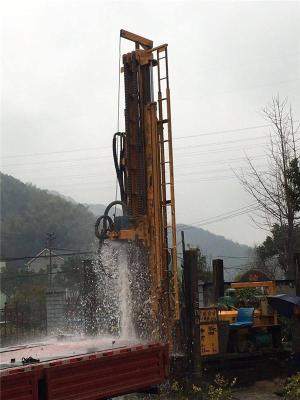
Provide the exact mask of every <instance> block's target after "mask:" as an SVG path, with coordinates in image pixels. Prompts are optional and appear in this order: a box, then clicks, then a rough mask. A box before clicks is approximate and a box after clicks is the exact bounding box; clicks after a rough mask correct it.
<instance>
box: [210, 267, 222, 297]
mask: <svg viewBox="0 0 300 400" xmlns="http://www.w3.org/2000/svg"><path fill="white" fill-rule="evenodd" d="M212 264H213V287H214V302H215V304H216V303H218V301H219V298H220V297H223V296H224V266H223V260H221V259H215V260H213V262H212Z"/></svg>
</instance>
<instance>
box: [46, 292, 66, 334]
mask: <svg viewBox="0 0 300 400" xmlns="http://www.w3.org/2000/svg"><path fill="white" fill-rule="evenodd" d="M65 308H66V292H65V290H62V289H52V290H48V292H47V293H46V309H47V335H56V334H59V333H62V332H63V331H64V329H65V326H66V315H65V314H66V313H65Z"/></svg>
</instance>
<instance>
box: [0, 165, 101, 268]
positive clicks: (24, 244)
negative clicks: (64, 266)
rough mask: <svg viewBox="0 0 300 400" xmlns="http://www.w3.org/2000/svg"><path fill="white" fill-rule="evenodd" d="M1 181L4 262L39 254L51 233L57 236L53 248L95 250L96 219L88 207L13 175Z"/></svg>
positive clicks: (22, 262) (21, 262)
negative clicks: (5, 259)
mask: <svg viewBox="0 0 300 400" xmlns="http://www.w3.org/2000/svg"><path fill="white" fill-rule="evenodd" d="M0 179H1V257H2V259H3V258H6V257H25V256H31V255H35V254H37V253H38V252H39V251H41V250H42V249H43V248H44V247H45V242H46V233H47V232H53V233H54V234H55V237H56V239H55V241H54V243H53V247H56V248H59V249H74V250H83V251H84V250H88V249H91V248H92V246H93V244H94V242H95V237H94V223H95V217H94V215H93V214H92V213H91V212H90V211H89V210H88V209H87V207H85V206H83V205H81V204H74V203H72V202H70V201H67V200H65V199H63V198H62V197H60V196H58V195H55V194H51V193H50V192H48V191H46V190H41V189H38V188H36V187H35V186H33V185H30V184H24V183H22V182H21V181H19V180H17V179H15V178H13V177H12V176H8V175H4V174H2V173H1V174H0ZM17 264H19V265H20V264H24V261H20V262H18V263H17Z"/></svg>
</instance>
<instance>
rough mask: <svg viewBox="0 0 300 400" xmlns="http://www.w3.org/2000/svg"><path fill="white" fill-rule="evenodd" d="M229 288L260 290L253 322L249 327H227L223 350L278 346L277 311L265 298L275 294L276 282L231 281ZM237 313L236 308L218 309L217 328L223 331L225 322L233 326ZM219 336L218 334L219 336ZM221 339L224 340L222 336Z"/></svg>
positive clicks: (279, 336) (246, 349)
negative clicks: (227, 340)
mask: <svg viewBox="0 0 300 400" xmlns="http://www.w3.org/2000/svg"><path fill="white" fill-rule="evenodd" d="M230 288H231V289H235V290H239V289H248V288H255V289H258V290H261V295H259V296H258V307H257V308H255V310H254V315H253V316H254V318H253V324H252V325H251V326H249V327H240V328H237V329H234V330H231V329H229V346H225V347H226V349H225V348H224V346H223V352H227V350H228V348H229V351H231V352H232V351H233V352H235V351H238V352H249V351H250V352H251V351H253V350H255V349H259V348H264V347H268V348H279V347H280V345H281V335H280V326H279V324H278V320H277V312H276V311H274V310H273V309H272V308H271V307H270V306H269V305H268V300H267V296H269V295H274V294H276V283H275V282H273V281H265V282H235V283H231V285H230ZM237 315H238V310H237V309H235V310H229V311H224V310H221V311H219V313H218V327H219V329H223V331H224V326H226V324H227V326H229V328H230V324H233V326H234V324H235V322H236V320H237ZM224 324H225V325H224ZM221 327H223V328H221ZM221 336H222V335H221V334H219V337H221ZM225 336H226V335H225ZM222 339H223V340H225V339H224V337H223V338H222ZM222 339H221V340H222ZM227 339H228V336H227Z"/></svg>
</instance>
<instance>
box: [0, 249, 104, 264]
mask: <svg viewBox="0 0 300 400" xmlns="http://www.w3.org/2000/svg"><path fill="white" fill-rule="evenodd" d="M86 254H96V253H95V252H94V251H79V252H73V253H63V254H52V255H51V256H52V258H54V257H65V256H75V255H86ZM49 257H50V256H49V255H48V256H42V255H41V256H36V255H35V256H24V257H6V258H5V257H4V258H1V261H3V262H10V261H21V260H31V259H37V258H49Z"/></svg>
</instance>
